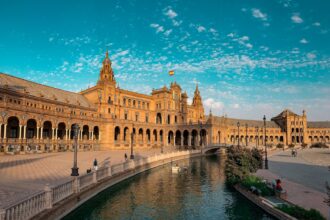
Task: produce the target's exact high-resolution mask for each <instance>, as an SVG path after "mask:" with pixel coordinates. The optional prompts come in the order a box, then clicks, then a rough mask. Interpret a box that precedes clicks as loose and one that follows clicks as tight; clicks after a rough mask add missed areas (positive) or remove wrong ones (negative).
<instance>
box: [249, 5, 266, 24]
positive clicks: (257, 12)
mask: <svg viewBox="0 0 330 220" xmlns="http://www.w3.org/2000/svg"><path fill="white" fill-rule="evenodd" d="M251 12H252V16H253V17H255V18H258V19H261V20H263V21H267V14H266V13H262V12H261V11H260V9H257V8H252V9H251Z"/></svg>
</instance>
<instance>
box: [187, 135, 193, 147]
mask: <svg viewBox="0 0 330 220" xmlns="http://www.w3.org/2000/svg"><path fill="white" fill-rule="evenodd" d="M191 137H192V135H190V134H188V146H189V147H191Z"/></svg>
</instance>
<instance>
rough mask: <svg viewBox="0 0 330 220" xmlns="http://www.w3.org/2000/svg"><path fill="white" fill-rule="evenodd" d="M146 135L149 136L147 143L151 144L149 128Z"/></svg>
mask: <svg viewBox="0 0 330 220" xmlns="http://www.w3.org/2000/svg"><path fill="white" fill-rule="evenodd" d="M146 135H147V142H148V143H150V137H151V135H150V129H149V128H148V129H147V130H146Z"/></svg>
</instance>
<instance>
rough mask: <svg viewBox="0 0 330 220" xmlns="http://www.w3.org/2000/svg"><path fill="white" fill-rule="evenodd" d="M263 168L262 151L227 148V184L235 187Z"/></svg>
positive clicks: (236, 147)
mask: <svg viewBox="0 0 330 220" xmlns="http://www.w3.org/2000/svg"><path fill="white" fill-rule="evenodd" d="M260 168H262V155H261V151H259V150H258V149H256V148H254V149H252V150H250V149H247V148H243V147H239V146H231V147H229V148H227V161H226V167H225V175H226V183H227V184H229V185H234V184H236V183H239V182H241V181H242V179H243V178H245V177H246V176H248V175H249V174H250V173H254V172H256V171H257V170H258V169H260Z"/></svg>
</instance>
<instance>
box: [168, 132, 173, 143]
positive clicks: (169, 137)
mask: <svg viewBox="0 0 330 220" xmlns="http://www.w3.org/2000/svg"><path fill="white" fill-rule="evenodd" d="M167 143H168V144H171V145H174V133H173V131H169V132H168V139H167Z"/></svg>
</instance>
